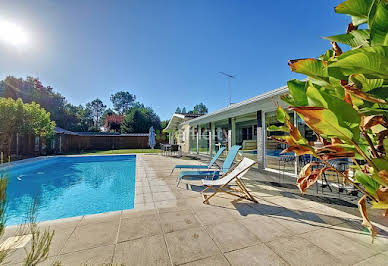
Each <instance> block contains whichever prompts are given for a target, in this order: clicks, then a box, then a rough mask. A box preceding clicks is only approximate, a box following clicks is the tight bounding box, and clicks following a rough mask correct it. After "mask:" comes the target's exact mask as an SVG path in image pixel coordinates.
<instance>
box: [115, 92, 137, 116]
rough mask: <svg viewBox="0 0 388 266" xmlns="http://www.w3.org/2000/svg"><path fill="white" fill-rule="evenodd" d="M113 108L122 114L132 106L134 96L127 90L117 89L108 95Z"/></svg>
mask: <svg viewBox="0 0 388 266" xmlns="http://www.w3.org/2000/svg"><path fill="white" fill-rule="evenodd" d="M110 100H111V102H112V104H113V108H114V110H115V111H116V112H118V113H119V114H121V115H123V114H125V113H126V112H128V110H129V109H130V108H131V107H132V106H134V104H135V100H136V96H135V95H133V94H130V93H129V92H127V91H119V92H116V93H115V94H112V95H111V96H110Z"/></svg>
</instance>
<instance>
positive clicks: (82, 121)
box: [73, 105, 94, 132]
mask: <svg viewBox="0 0 388 266" xmlns="http://www.w3.org/2000/svg"><path fill="white" fill-rule="evenodd" d="M76 117H77V120H78V122H77V124H76V125H75V127H74V129H73V130H74V131H79V132H85V131H93V126H94V121H93V116H92V112H91V110H90V109H88V108H86V107H83V106H82V105H79V106H78V107H76Z"/></svg>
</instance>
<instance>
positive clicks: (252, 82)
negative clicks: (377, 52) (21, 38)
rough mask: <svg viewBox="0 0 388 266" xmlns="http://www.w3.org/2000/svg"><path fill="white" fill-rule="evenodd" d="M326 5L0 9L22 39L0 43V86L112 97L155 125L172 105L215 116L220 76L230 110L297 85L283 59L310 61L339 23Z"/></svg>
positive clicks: (39, 2)
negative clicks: (27, 83) (204, 109)
mask: <svg viewBox="0 0 388 266" xmlns="http://www.w3.org/2000/svg"><path fill="white" fill-rule="evenodd" d="M340 2H342V1H340V0H339V1H334V0H314V1H311V0H294V1H287V0H280V1H259V0H256V1H252V0H244V1H241V0H207V1H204V0H176V1H162V0H159V1H150V0H139V1H135V0H123V1H118V0H115V1H108V0H106V1H102V0H91V1H86V0H78V1H76V0H67V1H60V0H35V1H30V0H25V1H18V0H2V1H1V11H2V12H1V14H0V19H2V20H7V21H11V22H12V23H15V24H19V25H20V26H21V27H23V29H24V30H25V31H26V32H27V33H28V38H29V41H28V42H27V43H26V44H25V45H24V46H23V47H14V46H10V45H7V44H5V43H0V58H1V59H0V78H1V79H2V78H4V77H5V76H6V75H14V76H18V77H20V76H21V77H25V76H27V75H32V76H37V77H39V78H40V79H41V80H42V81H43V82H44V84H45V85H51V86H52V87H54V89H55V90H57V91H59V92H60V93H61V94H63V95H64V96H65V97H66V98H67V99H68V101H69V102H71V103H73V104H77V105H78V104H85V103H87V102H88V101H91V100H93V99H95V98H97V97H99V98H100V99H102V100H103V101H104V102H105V103H106V104H108V105H110V103H109V97H110V95H111V94H112V93H114V92H116V91H119V90H127V91H129V92H131V93H133V94H135V95H136V96H137V98H138V100H139V101H141V102H143V103H144V104H146V105H148V106H151V107H152V108H154V110H155V111H156V112H157V113H158V114H159V115H160V117H161V118H162V119H168V118H169V117H170V116H171V114H172V113H173V112H174V111H175V109H176V107H177V106H181V107H182V106H186V108H188V109H189V108H192V107H193V105H194V104H196V103H199V102H203V103H205V104H206V105H207V106H208V108H209V111H215V110H217V109H219V108H222V107H225V106H226V105H227V103H228V90H227V82H226V79H225V77H223V76H221V75H220V74H219V73H218V72H219V71H224V72H227V73H233V74H235V75H236V79H235V80H234V81H233V83H232V89H233V93H232V101H233V102H238V101H241V100H244V99H247V98H250V97H253V96H255V95H258V94H261V93H263V92H266V91H269V90H271V89H275V88H277V87H280V86H283V85H285V84H286V82H287V80H289V79H291V78H301V76H299V75H296V74H293V73H291V72H290V70H289V68H288V65H287V61H288V59H295V58H304V57H316V56H318V55H319V54H321V53H322V52H323V51H324V50H325V49H327V48H329V47H330V44H329V42H328V41H326V40H323V39H321V38H320V37H321V36H329V35H334V34H339V33H343V32H345V30H346V25H347V23H348V22H349V19H348V18H347V17H346V16H344V15H340V14H335V13H334V7H335V6H336V5H337V4H338V3H340Z"/></svg>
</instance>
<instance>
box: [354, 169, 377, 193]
mask: <svg viewBox="0 0 388 266" xmlns="http://www.w3.org/2000/svg"><path fill="white" fill-rule="evenodd" d="M354 177H355V179H356V180H357V181H358V182H359V183H361V184H362V185H363V186H364V188H365V190H366V191H367V192H368V193H370V194H372V195H376V191H377V190H378V189H379V186H380V184H379V183H377V182H376V181H374V180H373V179H372V178H370V177H369V176H368V175H367V174H364V173H363V172H361V171H360V170H358V169H357V170H356V173H355V175H354Z"/></svg>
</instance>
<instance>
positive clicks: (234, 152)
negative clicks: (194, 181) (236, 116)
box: [176, 145, 241, 186]
mask: <svg viewBox="0 0 388 266" xmlns="http://www.w3.org/2000/svg"><path fill="white" fill-rule="evenodd" d="M240 149H241V146H239V145H234V146H232V148H230V151H229V152H228V155H227V156H226V158H225V161H224V164H223V165H222V167H221V169H220V170H214V171H182V172H180V173H179V175H178V178H177V181H178V182H177V184H176V186H179V183H180V182H181V179H182V178H183V177H185V176H187V177H199V178H208V177H211V178H212V179H214V178H216V177H218V176H219V175H220V173H221V174H222V173H226V172H228V171H229V169H230V167H232V164H233V161H234V159H235V158H236V156H237V153H238V151H239V150H240Z"/></svg>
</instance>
